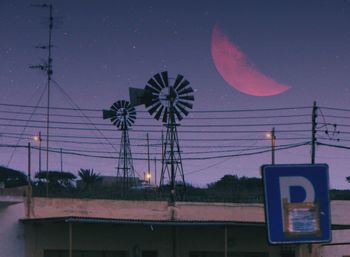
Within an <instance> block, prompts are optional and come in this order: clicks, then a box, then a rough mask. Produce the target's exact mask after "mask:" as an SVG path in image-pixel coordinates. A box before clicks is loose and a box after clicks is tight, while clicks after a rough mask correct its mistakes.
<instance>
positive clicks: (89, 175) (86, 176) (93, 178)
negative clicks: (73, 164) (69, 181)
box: [78, 169, 102, 189]
mask: <svg viewBox="0 0 350 257" xmlns="http://www.w3.org/2000/svg"><path fill="white" fill-rule="evenodd" d="M78 176H79V177H80V179H81V180H82V182H83V183H84V188H85V189H89V188H90V186H91V185H94V184H96V183H98V182H101V180H102V177H101V176H100V173H96V172H94V169H91V170H90V169H80V170H79V171H78Z"/></svg>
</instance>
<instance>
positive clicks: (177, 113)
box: [174, 106, 183, 120]
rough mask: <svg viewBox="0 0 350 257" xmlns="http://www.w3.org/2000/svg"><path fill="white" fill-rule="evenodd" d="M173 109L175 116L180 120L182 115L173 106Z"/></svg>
mask: <svg viewBox="0 0 350 257" xmlns="http://www.w3.org/2000/svg"><path fill="white" fill-rule="evenodd" d="M174 111H175V114H176V117H177V119H178V120H182V119H183V117H182V115H181V114H180V112H179V110H178V109H177V108H176V107H175V106H174Z"/></svg>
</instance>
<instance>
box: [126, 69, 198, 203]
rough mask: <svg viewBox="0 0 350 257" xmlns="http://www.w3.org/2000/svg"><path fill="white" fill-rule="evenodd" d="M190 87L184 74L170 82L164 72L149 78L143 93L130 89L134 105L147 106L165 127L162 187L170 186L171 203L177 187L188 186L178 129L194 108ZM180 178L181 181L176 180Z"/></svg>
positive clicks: (131, 100)
mask: <svg viewBox="0 0 350 257" xmlns="http://www.w3.org/2000/svg"><path fill="white" fill-rule="evenodd" d="M189 84H190V83H189V82H188V81H187V80H186V79H184V77H183V76H182V75H177V77H176V78H175V79H169V77H168V72H166V71H164V72H161V73H157V74H156V75H154V76H153V77H152V78H151V79H149V80H148V82H147V85H146V87H145V89H144V90H141V89H135V88H130V102H131V104H132V105H140V104H144V105H145V107H146V109H147V110H148V112H149V113H150V114H151V115H152V116H153V117H154V118H155V119H156V120H160V119H161V120H162V122H163V125H164V127H165V128H166V136H165V140H164V145H163V152H162V171H161V177H160V186H163V185H165V184H169V185H170V188H171V200H172V201H174V200H175V187H176V184H182V185H183V186H184V187H185V176H184V172H183V166H182V159H181V150H180V144H179V138H178V133H177V127H178V126H179V125H180V124H179V121H181V120H182V119H183V115H184V116H187V115H188V113H189V110H190V109H192V106H193V105H192V102H193V101H194V97H193V89H192V88H191V87H190V86H189ZM178 177H180V180H177V178H178Z"/></svg>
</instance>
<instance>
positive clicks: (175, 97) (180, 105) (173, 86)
mask: <svg viewBox="0 0 350 257" xmlns="http://www.w3.org/2000/svg"><path fill="white" fill-rule="evenodd" d="M171 82H173V83H171ZM144 91H145V93H144V95H146V96H147V101H144V104H145V107H146V109H147V111H148V112H149V113H150V114H151V115H152V116H153V117H154V118H155V119H156V120H159V119H160V118H162V122H163V123H167V122H168V121H169V119H173V120H172V122H175V118H177V120H179V121H180V120H182V119H183V116H187V115H188V113H189V111H190V110H191V109H192V107H193V104H192V102H193V101H194V96H193V89H192V88H191V86H190V83H189V82H188V81H187V80H186V79H185V78H184V77H183V76H182V75H180V74H179V75H177V77H176V78H175V80H173V81H170V80H169V77H168V72H166V71H164V72H161V73H157V74H156V75H154V76H153V77H152V78H150V79H149V80H148V82H147V85H146V86H145V89H144ZM171 110H172V111H173V112H174V114H175V115H173V117H169V113H170V111H171Z"/></svg>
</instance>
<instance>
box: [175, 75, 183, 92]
mask: <svg viewBox="0 0 350 257" xmlns="http://www.w3.org/2000/svg"><path fill="white" fill-rule="evenodd" d="M183 78H184V76H182V75H180V74H178V75H177V77H176V79H175V83H174V88H175V89H176V88H177V87H178V86H179V84H180V82H181V81H182V79H183Z"/></svg>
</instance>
